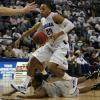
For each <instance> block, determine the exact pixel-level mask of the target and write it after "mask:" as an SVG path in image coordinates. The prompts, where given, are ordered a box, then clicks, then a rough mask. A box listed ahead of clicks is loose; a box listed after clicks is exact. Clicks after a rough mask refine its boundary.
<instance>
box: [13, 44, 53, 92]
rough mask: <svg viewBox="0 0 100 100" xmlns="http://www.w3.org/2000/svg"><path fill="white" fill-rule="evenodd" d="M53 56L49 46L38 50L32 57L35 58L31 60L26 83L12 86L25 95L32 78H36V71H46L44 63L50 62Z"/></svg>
mask: <svg viewBox="0 0 100 100" xmlns="http://www.w3.org/2000/svg"><path fill="white" fill-rule="evenodd" d="M51 54H52V53H51V52H50V51H49V49H48V48H47V46H43V47H41V48H39V49H38V50H36V51H35V52H34V53H33V55H32V56H33V57H31V59H30V60H29V65H28V69H27V77H26V79H25V81H24V82H23V83H22V84H21V85H20V86H19V85H16V84H12V86H13V87H15V88H16V89H17V90H18V91H20V92H21V93H25V92H26V89H27V86H28V84H29V82H30V81H31V79H32V78H34V74H35V72H36V70H39V71H41V72H43V71H44V67H43V65H42V62H44V61H47V60H49V58H50V57H51Z"/></svg>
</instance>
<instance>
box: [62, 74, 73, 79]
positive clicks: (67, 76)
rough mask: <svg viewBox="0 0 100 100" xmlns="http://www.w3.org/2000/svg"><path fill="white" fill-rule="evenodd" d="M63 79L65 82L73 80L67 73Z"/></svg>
mask: <svg viewBox="0 0 100 100" xmlns="http://www.w3.org/2000/svg"><path fill="white" fill-rule="evenodd" d="M62 78H63V79H65V80H72V77H71V76H69V75H68V74H67V73H65V74H64V76H63V77H62Z"/></svg>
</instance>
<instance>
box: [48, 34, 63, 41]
mask: <svg viewBox="0 0 100 100" xmlns="http://www.w3.org/2000/svg"><path fill="white" fill-rule="evenodd" d="M61 35H62V32H59V33H53V34H52V35H51V36H50V38H51V39H53V40H56V39H57V38H58V37H59V36H61Z"/></svg>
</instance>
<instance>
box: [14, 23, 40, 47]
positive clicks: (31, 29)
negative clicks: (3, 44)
mask: <svg viewBox="0 0 100 100" xmlns="http://www.w3.org/2000/svg"><path fill="white" fill-rule="evenodd" d="M40 26H41V22H38V23H36V24H35V25H34V26H33V27H32V28H30V29H29V30H27V31H26V32H24V33H23V34H22V36H21V37H20V38H19V39H18V40H17V41H16V42H15V46H16V47H19V43H20V41H21V40H22V39H23V38H24V37H27V36H29V35H30V34H31V33H34V32H36V31H37V30H38V28H39V27H40Z"/></svg>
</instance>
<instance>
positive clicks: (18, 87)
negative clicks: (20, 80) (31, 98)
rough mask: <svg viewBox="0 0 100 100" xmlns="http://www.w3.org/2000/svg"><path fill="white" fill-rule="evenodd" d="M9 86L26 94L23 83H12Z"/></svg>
mask: <svg viewBox="0 0 100 100" xmlns="http://www.w3.org/2000/svg"><path fill="white" fill-rule="evenodd" d="M11 87H12V88H14V89H16V90H17V91H18V92H21V93H23V94H26V90H27V88H26V86H24V85H16V84H14V83H12V84H11Z"/></svg>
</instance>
